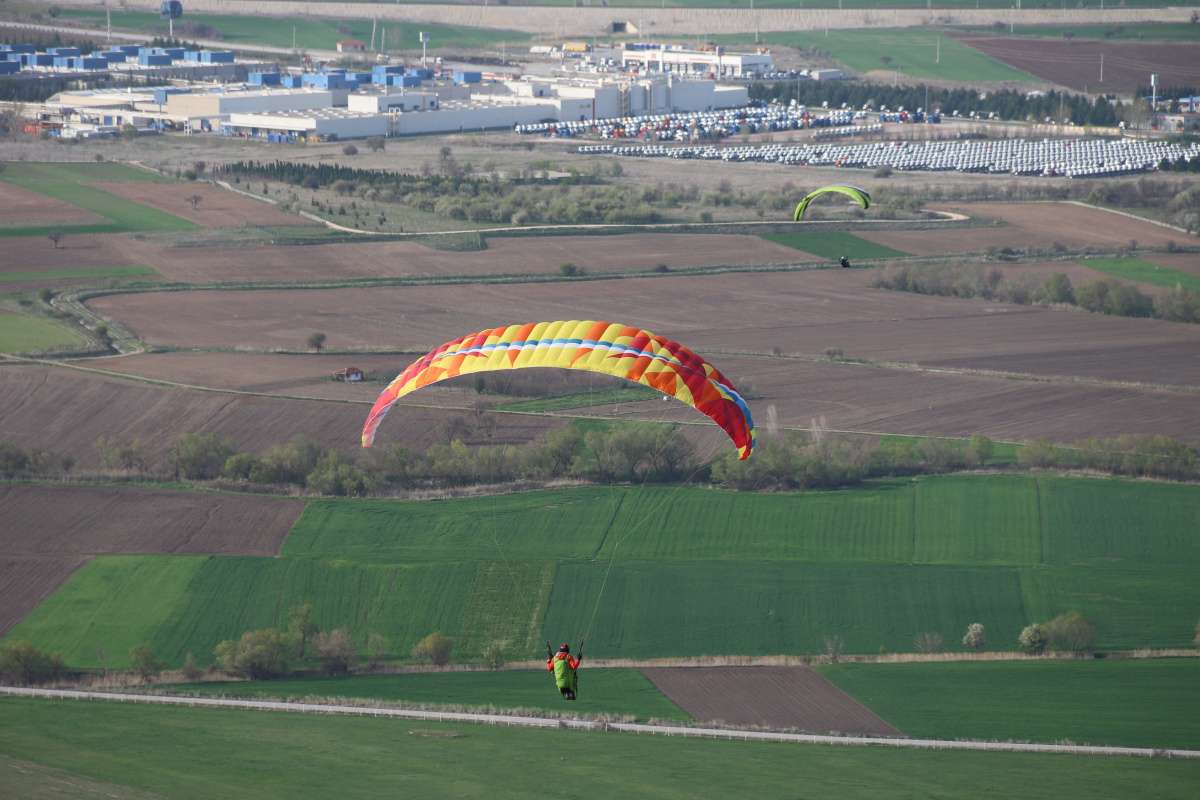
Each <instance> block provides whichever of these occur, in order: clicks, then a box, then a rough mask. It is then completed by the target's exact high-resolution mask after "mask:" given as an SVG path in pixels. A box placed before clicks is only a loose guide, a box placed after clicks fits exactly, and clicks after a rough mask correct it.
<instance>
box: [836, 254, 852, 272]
mask: <svg viewBox="0 0 1200 800" xmlns="http://www.w3.org/2000/svg"><path fill="white" fill-rule="evenodd" d="M838 263H839V264H841V265H842V269H850V259H848V258H846V257H845V256H842V257H841V258H839V259H838Z"/></svg>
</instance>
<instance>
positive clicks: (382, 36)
mask: <svg viewBox="0 0 1200 800" xmlns="http://www.w3.org/2000/svg"><path fill="white" fill-rule="evenodd" d="M386 50H387V28H380V29H379V52H381V53H382V52H384V51H386Z"/></svg>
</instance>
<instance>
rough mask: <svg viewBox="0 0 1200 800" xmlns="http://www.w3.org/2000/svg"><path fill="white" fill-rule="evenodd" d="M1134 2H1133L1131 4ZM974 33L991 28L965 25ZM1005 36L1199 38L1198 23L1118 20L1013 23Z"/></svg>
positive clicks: (1185, 39) (1117, 39)
mask: <svg viewBox="0 0 1200 800" xmlns="http://www.w3.org/2000/svg"><path fill="white" fill-rule="evenodd" d="M1130 5H1134V4H1132V3H1131V4H1130ZM967 30H968V31H969V32H971V33H975V34H993V33H995V30H994V29H992V28H968V29H967ZM1004 33H1005V35H1006V36H1010V37H1011V36H1030V37H1034V38H1039V39H1064V38H1067V37H1068V36H1070V37H1071V38H1074V39H1101V40H1104V41H1114V40H1116V41H1124V40H1127V39H1137V40H1143V41H1148V42H1175V41H1180V42H1195V41H1200V27H1198V26H1196V25H1194V24H1192V23H1188V22H1178V23H1157V22H1145V23H1121V24H1117V25H1014V26H1012V27H1011V28H1007V29H1006V30H1005V31H1004Z"/></svg>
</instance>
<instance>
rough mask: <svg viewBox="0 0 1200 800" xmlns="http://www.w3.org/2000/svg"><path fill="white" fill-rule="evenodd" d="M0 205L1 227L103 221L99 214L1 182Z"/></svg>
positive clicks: (80, 223)
mask: <svg viewBox="0 0 1200 800" xmlns="http://www.w3.org/2000/svg"><path fill="white" fill-rule="evenodd" d="M0 206H2V207H3V208H4V219H3V220H0V228H19V227H28V226H31V225H93V224H97V223H100V222H102V221H103V218H102V217H101V216H100V215H99V214H94V213H92V212H91V211H85V210H83V209H82V208H78V207H77V206H73V205H71V204H70V203H65V202H63V201H62V200H56V199H54V198H53V197H47V196H46V195H44V194H39V193H37V192H35V191H31V190H29V189H23V188H21V187H20V186H16V185H15V184H11V183H5V182H3V181H0Z"/></svg>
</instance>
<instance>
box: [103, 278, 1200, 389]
mask: <svg viewBox="0 0 1200 800" xmlns="http://www.w3.org/2000/svg"><path fill="white" fill-rule="evenodd" d="M870 278H871V275H870V272H869V271H867V270H854V271H847V270H819V271H808V272H795V273H764V274H758V275H755V276H753V278H752V279H747V277H746V276H745V275H739V274H726V275H715V276H708V277H706V278H705V279H704V280H703V281H699V280H695V279H692V278H689V277H685V276H665V277H656V278H629V279H622V280H614V281H606V282H603V283H574V282H556V283H548V284H514V285H501V284H491V285H476V286H470V287H459V286H448V287H441V286H402V287H380V288H371V289H366V288H361V289H360V288H355V289H331V290H311V291H305V292H302V293H297V292H286V291H275V290H263V291H254V292H237V291H193V292H185V293H144V294H132V295H111V296H105V297H99V298H95V299H93V300H91V301H90V302H89V306H90V307H91V308H92V309H93V310H95V311H96V312H97V313H99V314H101V315H103V316H105V317H108V318H110V319H116V320H119V321H121V322H122V323H124V324H125V325H127V326H128V327H129V328H131V329H132V330H133V331H134V333H136V334H137V335H138V336H139V337H141V338H142V339H144V340H145V341H147V342H149V343H151V344H154V345H167V346H176V347H200V348H234V347H236V348H247V349H248V348H254V349H260V350H269V349H296V348H298V347H299V346H301V345H302V343H303V342H304V341H305V339H306V337H307V336H308V335H309V333H310V332H311V331H312V330H313V329H314V328H315V327H316V326H317V325H319V326H320V329H321V330H322V331H324V332H325V333H326V334H327V335H328V340H327V342H326V346H327V347H329V348H330V349H336V350H357V349H388V350H405V351H416V352H425V351H426V350H427V349H428V348H430V347H432V346H434V345H436V344H438V343H440V342H443V341H447V340H449V339H450V338H452V337H454V336H456V335H460V334H461V333H462V332H464V331H469V330H478V329H479V328H480V327H481V326H482V325H486V324H497V323H499V322H502V321H506V320H513V319H516V320H536V319H562V318H564V317H566V318H570V317H575V318H577V319H617V320H620V321H622V322H627V323H629V324H633V325H641V326H645V327H647V328H649V329H650V330H655V331H656V332H658V333H661V334H665V335H670V336H672V337H676V338H678V339H680V340H681V341H684V342H686V343H687V344H688V345H689V346H690V347H692V348H694V349H695V350H697V351H698V352H703V353H706V354H709V355H711V356H712V357H713V358H717V357H718V356H719V355H720V354H721V353H722V352H733V353H758V354H769V353H771V352H772V351H773V350H774V349H775V348H778V349H779V350H780V351H782V352H784V353H791V354H806V355H820V354H822V353H824V352H825V351H826V350H827V349H828V348H830V347H837V348H840V349H841V350H842V352H843V353H844V354H845V355H847V356H851V357H854V358H865V359H870V360H878V361H901V362H908V363H912V362H917V363H920V364H922V365H924V366H953V367H961V368H973V369H975V368H983V369H1001V370H1007V371H1012V372H1027V373H1032V374H1036V375H1049V376H1063V375H1070V376H1078V377H1086V378H1093V379H1102V380H1115V381H1122V382H1126V381H1137V382H1143V383H1161V384H1186V385H1194V384H1196V383H1197V382H1200V364H1197V363H1196V361H1195V359H1194V358H1193V357H1192V354H1193V353H1194V352H1195V349H1196V347H1197V346H1200V329H1198V328H1196V326H1191V325H1180V324H1172V323H1166V322H1160V321H1156V320H1143V319H1127V318H1116V317H1104V316H1100V315H1089V314H1079V313H1072V312H1067V311H1062V310H1055V309H1049V308H1044V307H1031V306H1011V305H1006V304H996V303H988V302H986V301H982V300H959V299H955V298H944V297H930V296H920V295H912V294H907V293H900V292H888V291H885V290H873V289H870V288H869V287H868V283H869V281H870ZM333 308H337V309H340V310H341V311H342V313H339V314H336V315H334V314H331V313H330V309H333ZM731 308H753V309H754V310H755V313H754V314H752V315H748V316H738V315H733V316H731V315H730V314H729V311H730V309H731ZM397 319H404V320H405V325H404V326H403V327H398V326H397V325H396V324H395V320H397ZM984 320H986V323H985V322H984ZM731 378H733V379H734V380H735V381H736V380H737V378H738V376H737V375H731Z"/></svg>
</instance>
